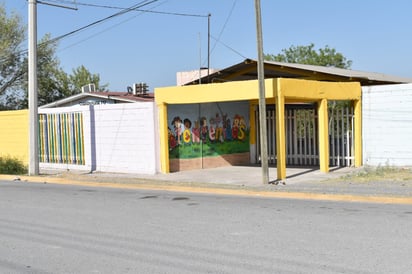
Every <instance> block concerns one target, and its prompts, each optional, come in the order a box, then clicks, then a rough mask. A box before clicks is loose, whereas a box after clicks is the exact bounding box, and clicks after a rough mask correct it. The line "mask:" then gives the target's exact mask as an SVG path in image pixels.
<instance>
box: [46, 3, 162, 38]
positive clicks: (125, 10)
mask: <svg viewBox="0 0 412 274" xmlns="http://www.w3.org/2000/svg"><path fill="white" fill-rule="evenodd" d="M157 1H159V0H152V1H147V0H146V1H142V2H140V3H139V4H135V5H133V6H131V7H129V8H127V9H123V10H122V11H119V12H116V13H115V14H112V15H110V16H107V17H105V18H102V19H100V20H97V21H94V22H92V23H90V24H88V25H86V26H83V27H81V28H78V29H76V30H73V31H71V32H68V33H66V34H63V35H60V36H57V37H55V38H53V39H51V40H50V41H49V42H51V43H53V42H56V41H59V40H61V39H63V38H66V37H68V36H71V35H73V34H75V33H77V32H80V31H82V30H85V29H87V28H90V27H92V26H94V25H97V24H100V23H102V22H104V21H107V20H110V19H113V18H115V17H117V16H120V15H123V14H126V13H128V12H131V11H135V10H136V9H139V8H141V7H143V6H146V5H149V4H152V3H154V2H157Z"/></svg>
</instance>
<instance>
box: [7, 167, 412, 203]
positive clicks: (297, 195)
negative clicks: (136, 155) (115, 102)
mask: <svg viewBox="0 0 412 274" xmlns="http://www.w3.org/2000/svg"><path fill="white" fill-rule="evenodd" d="M16 178H18V179H16ZM0 180H7V181H16V182H25V183H44V184H46V183H47V184H59V185H78V186H89V187H106V188H119V189H144V190H164V191H172V192H188V193H200V194H218V195H233V196H254V197H262V198H281V199H282V198H283V199H299V200H320V201H340V202H367V203H384V204H405V205H406V204H410V205H412V197H398V196H367V195H353V194H327V193H322V194H320V193H308V192H289V191H282V190H267V191H264V190H251V189H225V188H218V187H196V186H177V185H162V184H152V183H150V184H149V183H142V184H141V183H139V184H137V183H108V182H92V181H79V180H74V179H70V180H68V179H66V178H54V177H48V176H44V177H43V176H15V175H2V174H0Z"/></svg>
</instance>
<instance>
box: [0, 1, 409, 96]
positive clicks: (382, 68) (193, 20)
mask: <svg viewBox="0 0 412 274" xmlns="http://www.w3.org/2000/svg"><path fill="white" fill-rule="evenodd" d="M43 1H44V2H47V0H43ZM0 2H3V3H4V4H5V6H6V10H7V11H8V12H11V11H14V12H16V13H17V14H20V15H21V17H22V18H23V21H24V22H25V23H27V14H28V4H27V1H26V0H6V1H4V0H0ZM49 2H54V3H56V2H59V3H62V4H65V5H69V4H68V3H69V2H77V3H78V5H77V8H78V10H77V11H74V10H68V9H62V8H56V7H51V6H46V5H42V4H38V9H37V10H38V36H39V39H40V38H41V37H42V36H43V35H44V34H45V33H50V34H51V36H52V37H57V36H59V35H62V34H65V33H68V32H70V31H73V30H75V29H78V28H80V27H83V26H85V25H88V24H90V23H92V22H95V21H97V20H100V19H102V18H105V17H107V16H109V15H112V14H114V13H116V12H118V11H119V10H118V9H112V8H98V7H92V6H87V5H82V4H96V5H104V6H111V7H124V8H127V7H130V6H133V5H135V4H138V3H140V2H143V1H142V0H76V1H73V0H66V1H63V0H61V1H60V0H50V1H49ZM71 6H73V5H71ZM254 7H255V6H254V0H159V1H156V2H154V3H152V4H149V5H147V6H145V7H143V8H142V9H148V10H152V11H160V12H168V13H184V14H193V15H202V16H203V17H193V16H177V15H166V14H158V13H150V12H129V13H127V14H125V15H122V16H119V17H116V18H114V19H111V20H108V21H105V22H103V23H101V24H98V25H96V26H93V27H91V28H88V29H87V30H84V31H82V32H79V33H77V34H75V35H73V36H70V37H67V38H65V39H63V40H61V41H60V43H59V47H58V50H57V53H56V54H57V57H58V58H59V59H60V61H61V66H62V67H63V69H64V70H65V71H66V72H69V73H70V72H71V71H72V69H74V68H76V67H78V66H80V65H84V66H85V67H86V68H88V69H89V71H91V72H92V73H98V74H99V75H100V78H101V83H102V84H104V83H108V84H109V89H110V90H111V91H125V90H126V87H127V86H128V85H131V84H132V83H134V82H146V83H147V84H148V85H149V88H150V89H151V90H152V89H153V88H156V87H162V86H173V85H175V84H176V72H178V71H186V70H196V69H198V68H199V67H200V66H206V65H207V30H208V28H207V26H208V24H207V14H209V13H210V14H211V20H210V26H211V28H210V33H211V36H212V38H211V40H210V41H211V50H212V51H211V56H210V65H211V68H218V69H220V68H225V67H227V66H231V65H233V64H235V63H238V62H240V61H242V60H243V59H245V57H247V58H253V59H256V56H257V50H256V20H255V9H254ZM261 7H262V22H263V49H264V52H265V53H272V54H277V53H280V52H281V50H282V49H285V48H289V47H290V46H291V45H295V46H299V45H309V44H310V43H314V44H315V47H316V48H323V47H325V46H326V45H328V46H329V47H331V48H335V49H336V50H337V51H338V52H341V53H342V54H343V55H344V56H345V57H346V58H348V59H350V60H352V61H353V64H352V69H354V70H361V71H369V72H380V73H385V74H390V75H396V76H402V77H409V78H412V54H411V49H412V28H411V26H412V17H411V16H410V13H411V11H412V1H410V0H395V1H393V0H334V1H330V0H328V1H327V0H313V1H307V0H288V1H280V0H261ZM217 40H218V41H217Z"/></svg>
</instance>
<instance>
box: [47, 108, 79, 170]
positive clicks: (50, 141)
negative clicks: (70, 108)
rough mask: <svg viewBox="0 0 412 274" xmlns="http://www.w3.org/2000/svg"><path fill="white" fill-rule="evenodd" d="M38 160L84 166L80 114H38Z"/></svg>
mask: <svg viewBox="0 0 412 274" xmlns="http://www.w3.org/2000/svg"><path fill="white" fill-rule="evenodd" d="M39 160H40V162H42V163H57V164H73V165H84V164H85V158H84V135H83V115H82V113H80V112H74V113H51V114H39Z"/></svg>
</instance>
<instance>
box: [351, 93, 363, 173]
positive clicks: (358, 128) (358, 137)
mask: <svg viewBox="0 0 412 274" xmlns="http://www.w3.org/2000/svg"><path fill="white" fill-rule="evenodd" d="M353 108H354V114H355V121H354V123H355V125H354V131H355V136H354V139H355V140H354V143H355V144H354V146H355V167H360V166H362V101H361V100H355V101H353Z"/></svg>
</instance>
